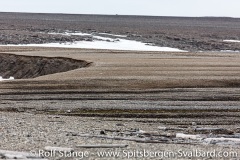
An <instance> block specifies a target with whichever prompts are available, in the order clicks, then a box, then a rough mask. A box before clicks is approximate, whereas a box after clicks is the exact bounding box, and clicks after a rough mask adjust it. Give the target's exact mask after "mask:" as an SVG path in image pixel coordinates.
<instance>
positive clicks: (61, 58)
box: [0, 13, 240, 159]
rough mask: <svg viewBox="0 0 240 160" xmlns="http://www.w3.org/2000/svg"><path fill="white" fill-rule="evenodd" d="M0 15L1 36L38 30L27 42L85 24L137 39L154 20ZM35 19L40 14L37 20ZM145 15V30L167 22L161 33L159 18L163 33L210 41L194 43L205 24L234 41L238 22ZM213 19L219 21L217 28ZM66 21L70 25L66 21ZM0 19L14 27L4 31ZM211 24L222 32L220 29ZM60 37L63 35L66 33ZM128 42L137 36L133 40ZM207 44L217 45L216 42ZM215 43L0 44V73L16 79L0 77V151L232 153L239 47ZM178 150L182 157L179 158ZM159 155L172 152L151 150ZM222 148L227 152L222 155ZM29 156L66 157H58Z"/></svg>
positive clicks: (239, 104)
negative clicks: (44, 31)
mask: <svg viewBox="0 0 240 160" xmlns="http://www.w3.org/2000/svg"><path fill="white" fill-rule="evenodd" d="M0 15H1V19H3V21H1V23H2V24H1V27H2V30H1V32H2V35H5V36H6V37H8V38H9V37H11V36H13V37H14V36H18V37H22V36H27V37H28V38H27V40H28V41H27V42H26V43H33V41H32V40H31V38H29V37H30V35H32V34H36V35H37V37H38V38H37V37H35V38H33V39H34V41H35V40H39V39H41V38H40V37H39V36H40V33H39V32H38V31H40V30H39V29H40V28H54V30H57V29H59V30H61V29H62V30H72V31H73V30H74V29H75V30H80V29H85V31H87V30H88V29H92V30H93V29H94V30H96V31H97V32H101V31H111V33H114V34H125V33H126V32H128V33H127V34H129V35H136V33H135V31H136V32H138V33H137V34H139V35H143V37H144V35H145V33H147V34H149V35H152V36H155V33H152V29H153V28H151V27H153V26H154V25H156V24H153V25H152V23H150V22H149V25H147V24H148V23H147V21H148V18H147V17H137V18H136V19H138V20H139V23H137V22H135V21H133V22H132V23H130V24H128V23H127V24H125V21H124V22H123V21H121V20H126V19H128V18H129V19H131V17H117V18H116V19H117V20H118V22H119V23H120V24H121V25H124V26H125V28H124V27H122V26H121V25H120V26H119V25H115V23H110V22H115V21H114V20H112V19H114V18H113V17H111V16H110V17H104V16H99V17H95V16H90V17H91V18H94V20H96V19H97V20H99V21H100V22H94V20H93V19H91V18H90V19H89V21H91V23H90V22H89V21H87V22H86V23H78V22H76V21H75V20H76V19H77V20H81V21H83V20H82V19H84V16H83V17H81V16H79V17H75V16H76V15H75V16H74V15H72V21H70V20H71V19H68V20H65V18H64V17H65V16H70V15H29V14H20V15H19V17H14V16H13V14H12V13H4V14H3V13H1V14H0ZM5 16H7V17H8V18H5ZM39 16H40V19H41V17H43V19H42V20H41V21H36V19H37V18H38V19H39ZM47 17H48V18H49V19H50V20H48V19H47ZM70 17H71V16H70ZM98 18H99V19H98ZM141 18H146V20H145V21H144V20H142V19H141ZM16 19H19V20H17V21H15V20H16ZM53 19H54V20H55V21H54V22H53ZM63 19H64V20H63ZM103 19H105V20H106V21H107V22H109V25H107V24H106V23H104V22H106V21H104V20H103ZM132 19H135V18H133V17H132ZM140 19H141V20H142V21H141V23H140ZM150 19H155V20H156V21H158V23H159V24H161V25H159V26H158V25H156V26H157V27H155V30H154V32H156V31H157V30H158V31H159V32H165V31H166V30H167V29H166V28H165V29H166V30H164V31H163V30H162V29H158V27H159V28H162V27H163V26H165V25H166V24H164V23H161V21H164V22H166V21H168V20H169V26H170V27H169V30H168V31H169V32H166V33H164V34H163V35H168V34H171V35H172V33H175V32H176V35H177V33H178V35H179V34H182V33H183V32H182V31H183V30H185V27H186V26H188V27H189V28H192V30H189V34H188V36H190V35H192V36H193V37H194V38H199V37H201V38H200V39H199V41H200V40H201V44H204V45H203V46H208V47H209V45H205V43H203V42H202V40H203V39H205V38H203V39H202V36H203V35H202V34H203V32H201V30H202V29H203V28H204V30H205V31H206V32H204V33H206V34H207V33H210V32H214V33H215V34H216V35H218V36H220V37H222V39H227V38H228V39H233V38H234V37H233V35H235V39H238V38H239V36H238V34H239V33H238V31H239V30H238V29H237V26H235V24H238V23H239V22H238V21H239V19H228V18H226V19H224V18H219V19H211V18H206V19H205V18H200V19H191V21H190V19H185V18H166V17H165V18H159V19H158V18H157V17H150ZM170 20H171V21H170ZM188 20H189V21H188ZM203 20H208V23H203V24H202V23H201V22H202V21H203ZM66 21H68V22H66ZM209 21H211V22H213V24H212V23H211V22H209ZM23 22H28V23H23ZM170 22H171V23H170ZM190 22H194V23H190ZM220 22H222V23H221V24H224V25H223V26H218V25H219V24H220ZM68 23H70V24H75V23H76V24H75V25H69V26H68V25H67V24H68ZM9 24H13V26H12V28H11V31H10V30H9V27H8V25H9ZM26 24H27V25H31V28H30V29H31V31H30V29H27V31H23V28H26ZM60 24H61V25H60ZM93 24H94V25H93ZM97 24H102V25H97ZM200 24H201V25H200ZM217 24H218V25H217ZM132 25H134V26H135V28H134V27H133V26H132ZM162 25H163V26H162ZM50 26H51V27H50ZM70 26H71V27H73V28H71V27H70ZM108 26H109V28H108ZM173 26H174V27H173ZM229 26H231V27H229ZM234 26H235V27H234ZM166 27H167V25H166ZM212 27H213V28H215V29H213V28H212ZM33 28H34V30H33ZM36 28H38V29H36ZM173 28H175V29H176V30H175V29H173ZM179 28H181V30H180V29H179ZM226 28H227V29H226ZM35 29H36V30H37V31H36V30H35ZM228 29H229V30H228ZM81 31H84V30H81ZM150 31H151V32H150ZM185 31H186V32H187V30H185ZM194 31H195V32H194ZM218 31H226V32H227V31H228V33H229V34H227V33H226V32H218ZM193 32H194V34H193ZM13 34H14V35H13ZM176 35H175V34H174V36H176ZM44 36H46V35H44ZM51 36H53V35H49V37H51ZM54 36H57V35H54ZM58 36H59V35H58ZM182 36H183V35H182ZM2 37H3V39H4V36H2ZM6 37H5V38H6ZM54 38H56V37H54ZM67 38H70V40H72V38H73V37H71V36H70V37H67ZM77 38H79V37H77ZM134 39H135V40H138V39H137V38H136V37H135V38H134ZM150 39H151V38H150ZM163 39H164V38H163ZM166 39H169V38H166ZM13 40H17V41H16V43H22V42H23V41H21V38H19V39H15V38H12V39H11V42H12V41H13ZM30 40H31V41H30ZM41 40H42V39H41ZM64 41H65V40H64ZM66 41H68V40H66ZM141 41H144V38H141ZM173 41H178V42H176V43H175V42H174V43H173V42H171V43H170V40H169V43H167V42H168V41H166V44H168V46H169V47H173V46H174V47H177V48H180V49H187V50H200V49H201V47H200V48H199V47H197V46H196V45H191V47H187V46H188V45H186V44H184V45H181V46H185V47H179V46H180V43H183V42H184V41H182V40H178V39H175V40H173ZM207 41H208V40H207ZM3 42H4V43H5V42H6V39H4V40H3V41H2V43H3ZM46 42H52V40H51V38H50V39H48V38H47V40H46ZM4 43H3V44H4ZM14 43H15V42H14ZM212 43H214V44H216V42H215V41H212ZM219 43H220V42H219ZM175 44H177V45H175ZM220 44H224V45H218V47H220V48H219V49H217V48H214V47H215V45H210V46H211V47H213V46H214V47H213V48H208V47H207V48H206V50H208V49H210V50H209V51H204V52H197V51H194V52H146V51H116V50H115V51H113V50H94V49H64V48H41V47H10V46H1V47H0V57H1V60H0V62H1V64H0V65H1V67H0V73H1V75H0V76H5V78H8V76H15V77H16V78H17V79H15V80H12V81H3V82H0V111H1V112H0V115H1V117H0V124H1V126H0V135H1V137H0V149H1V150H0V157H1V158H11V156H12V158H14V157H15V158H16V157H21V156H22V157H24V156H25V157H24V158H32V157H31V156H33V155H31V156H29V155H28V154H27V153H24V154H23V153H15V152H14V153H12V152H11V154H9V152H7V151H6V150H10V151H24V152H30V151H31V152H33V151H38V150H45V151H48V149H49V147H47V146H51V147H60V148H57V149H58V150H65V151H66V150H68V151H69V149H70V150H71V151H75V152H80V151H86V152H89V153H90V155H89V156H88V157H87V156H85V159H114V158H117V157H114V158H113V157H106V156H105V157H104V158H101V156H99V155H98V152H99V151H109V150H114V151H118V152H119V153H120V155H119V159H136V158H140V159H160V158H163V159H174V158H175V159H188V158H193V159H199V157H197V156H196V155H195V156H192V157H191V155H190V152H191V151H194V150H195V151H196V150H198V151H201V153H202V154H203V153H206V152H207V151H209V152H213V151H216V155H217V156H212V157H211V156H206V155H205V156H202V157H200V158H201V159H237V158H239V156H240V153H239V139H240V126H239V122H240V117H239V111H240V101H239V100H240V94H239V93H240V89H239V86H240V76H239V75H240V54H239V53H238V52H218V51H216V50H221V49H223V50H225V49H228V50H238V47H239V44H238V43H236V44H235V43H234V44H233V43H225V42H222V41H221V43H220ZM201 46H202V45H201ZM226 46H227V48H226ZM221 47H223V48H221ZM228 47H229V48H228ZM204 50H205V49H204ZM211 50H214V51H215V52H212V51H211ZM3 64H5V65H3ZM55 149H56V148H55ZM3 150H4V151H3ZM144 150H146V151H148V152H154V153H159V154H155V155H154V156H153V157H141V155H139V156H140V157H136V156H135V157H134V156H130V155H132V154H129V158H128V157H126V156H125V154H123V153H125V152H124V151H128V152H129V153H131V152H134V151H139V152H140V151H144ZM182 150H183V151H186V152H188V153H189V154H187V155H185V156H184V155H181V154H180V153H182V152H181V151H182ZM163 152H173V153H174V154H173V155H171V156H168V157H167V156H166V157H160V156H161V155H160V153H163ZM223 153H224V154H228V156H225V157H224V156H223ZM34 158H47V159H58V158H60V159H71V158H67V157H61V155H56V156H52V157H47V156H45V157H42V156H40V157H37V156H35V157H34ZM78 158H79V157H78Z"/></svg>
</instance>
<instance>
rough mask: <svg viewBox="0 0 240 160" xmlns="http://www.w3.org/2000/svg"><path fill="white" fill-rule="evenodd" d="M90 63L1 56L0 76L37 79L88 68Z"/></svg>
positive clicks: (67, 59)
mask: <svg viewBox="0 0 240 160" xmlns="http://www.w3.org/2000/svg"><path fill="white" fill-rule="evenodd" d="M89 64H90V63H88V62H86V61H82V60H74V59H70V58H61V57H56V58H55V57H54V58H49V57H37V56H32V57H31V56H19V55H10V54H0V75H1V76H2V77H4V78H9V77H10V76H13V77H14V78H15V79H26V78H35V77H39V76H43V75H48V74H53V73H59V72H66V71H69V70H74V69H77V68H82V67H87V66H88V65H89Z"/></svg>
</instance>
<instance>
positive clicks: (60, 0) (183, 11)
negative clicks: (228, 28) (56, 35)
mask: <svg viewBox="0 0 240 160" xmlns="http://www.w3.org/2000/svg"><path fill="white" fill-rule="evenodd" d="M0 11H3V12H41V13H79V14H119V15H155V16H190V17H191V16H225V17H240V0H0Z"/></svg>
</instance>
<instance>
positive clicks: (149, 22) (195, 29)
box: [0, 13, 240, 51]
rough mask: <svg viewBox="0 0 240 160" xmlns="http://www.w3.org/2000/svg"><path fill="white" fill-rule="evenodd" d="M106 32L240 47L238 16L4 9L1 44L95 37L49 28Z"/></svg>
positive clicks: (182, 45)
mask: <svg viewBox="0 0 240 160" xmlns="http://www.w3.org/2000/svg"><path fill="white" fill-rule="evenodd" d="M65 31H69V32H75V31H82V32H88V33H92V32H106V33H113V34H123V35H128V37H127V39H133V40H138V41H142V42H146V43H154V44H155V45H157V46H166V47H174V48H179V49H183V50H188V51H220V50H236V51H240V43H227V42H223V40H224V39H234V40H240V19H238V18H221V17H219V18H212V17H204V18H184V17H147V16H146V17H144V16H119V15H116V16H105V15H66V14H27V13H0V44H29V43H48V42H60V43H62V42H72V41H80V40H86V39H87V40H91V39H89V38H88V37H84V36H64V35H49V34H48V33H49V32H60V33H61V32H65Z"/></svg>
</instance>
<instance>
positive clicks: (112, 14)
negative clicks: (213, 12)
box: [0, 11, 240, 18]
mask: <svg viewBox="0 0 240 160" xmlns="http://www.w3.org/2000/svg"><path fill="white" fill-rule="evenodd" d="M0 13H20V14H21V13H22V14H63V15H92V16H94V15H95V16H142V17H177V18H240V17H229V16H176V15H175V16H173V15H169V16H166V15H142V14H139V15H135V14H89V13H59V12H19V11H16V12H15V11H0Z"/></svg>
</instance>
